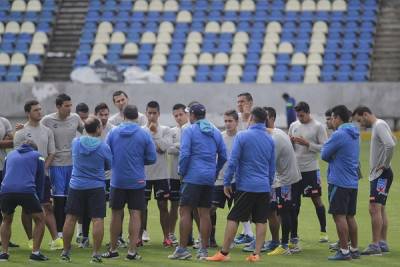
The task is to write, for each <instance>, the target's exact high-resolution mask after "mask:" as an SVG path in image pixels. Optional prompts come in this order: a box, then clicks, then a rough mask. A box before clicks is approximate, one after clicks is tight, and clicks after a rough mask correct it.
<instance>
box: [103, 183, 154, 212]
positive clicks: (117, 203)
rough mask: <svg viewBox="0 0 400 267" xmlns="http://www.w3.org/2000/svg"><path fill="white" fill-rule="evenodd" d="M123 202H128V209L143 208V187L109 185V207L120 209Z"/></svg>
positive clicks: (123, 205)
mask: <svg viewBox="0 0 400 267" xmlns="http://www.w3.org/2000/svg"><path fill="white" fill-rule="evenodd" d="M125 204H128V209H130V210H141V211H143V210H145V209H146V201H145V198H144V188H139V189H121V188H114V187H111V192H110V208H111V209H113V210H121V209H123V208H124V207H125Z"/></svg>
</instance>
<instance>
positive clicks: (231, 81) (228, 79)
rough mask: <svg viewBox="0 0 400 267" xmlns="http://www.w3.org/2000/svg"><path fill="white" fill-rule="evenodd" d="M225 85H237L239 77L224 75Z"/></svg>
mask: <svg viewBox="0 0 400 267" xmlns="http://www.w3.org/2000/svg"><path fill="white" fill-rule="evenodd" d="M225 83H227V84H238V83H240V77H239V76H237V75H226V77H225Z"/></svg>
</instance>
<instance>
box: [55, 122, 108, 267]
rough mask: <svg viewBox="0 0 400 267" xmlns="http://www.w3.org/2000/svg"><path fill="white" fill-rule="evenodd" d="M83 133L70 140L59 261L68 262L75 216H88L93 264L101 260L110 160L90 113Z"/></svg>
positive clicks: (96, 123)
mask: <svg viewBox="0 0 400 267" xmlns="http://www.w3.org/2000/svg"><path fill="white" fill-rule="evenodd" d="M85 130H86V133H87V135H85V136H81V137H77V138H75V139H74V140H73V142H72V161H73V168H72V177H71V180H70V185H69V194H68V199H67V205H66V213H67V218H66V220H65V224H64V229H63V237H64V249H63V252H62V254H61V260H62V261H66V262H69V261H70V253H71V239H72V236H73V233H74V228H75V224H76V222H77V220H78V217H83V216H86V215H87V216H89V218H91V220H92V223H93V254H92V260H91V262H93V263H101V262H102V259H101V254H100V247H101V242H102V241H103V236H104V217H105V216H106V193H105V189H104V187H105V172H104V170H109V169H110V168H111V163H112V154H111V150H110V147H109V146H108V145H107V144H105V143H104V142H103V141H102V140H101V139H100V138H99V136H100V135H101V132H102V130H101V122H100V120H99V119H97V118H96V117H94V116H90V117H88V118H87V119H86V120H85Z"/></svg>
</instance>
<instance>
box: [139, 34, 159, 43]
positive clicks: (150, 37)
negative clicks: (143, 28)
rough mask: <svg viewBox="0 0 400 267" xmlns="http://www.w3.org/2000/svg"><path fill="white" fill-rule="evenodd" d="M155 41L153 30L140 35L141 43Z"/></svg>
mask: <svg viewBox="0 0 400 267" xmlns="http://www.w3.org/2000/svg"><path fill="white" fill-rule="evenodd" d="M156 41H157V38H156V35H155V33H154V32H145V33H143V35H142V38H141V40H140V42H141V43H142V44H154V43H155V42H156Z"/></svg>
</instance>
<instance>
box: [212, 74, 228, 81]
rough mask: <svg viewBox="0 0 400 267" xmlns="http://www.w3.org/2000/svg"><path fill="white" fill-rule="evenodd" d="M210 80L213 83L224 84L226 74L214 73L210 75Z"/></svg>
mask: <svg viewBox="0 0 400 267" xmlns="http://www.w3.org/2000/svg"><path fill="white" fill-rule="evenodd" d="M210 80H211V81H212V82H224V80H225V73H219V72H212V73H211V74H210Z"/></svg>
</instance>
